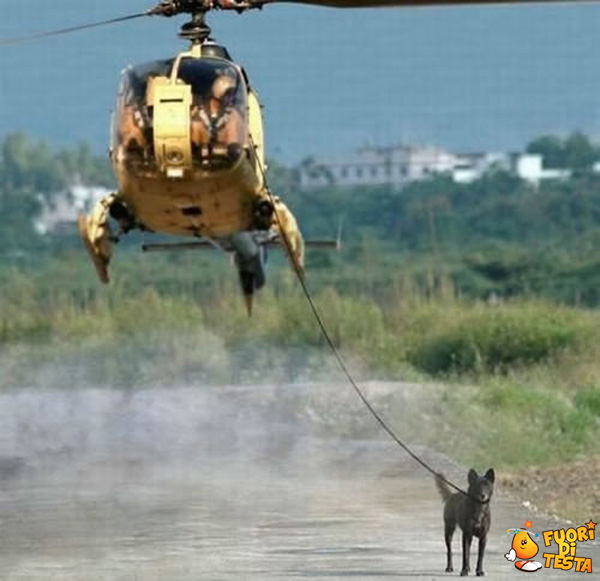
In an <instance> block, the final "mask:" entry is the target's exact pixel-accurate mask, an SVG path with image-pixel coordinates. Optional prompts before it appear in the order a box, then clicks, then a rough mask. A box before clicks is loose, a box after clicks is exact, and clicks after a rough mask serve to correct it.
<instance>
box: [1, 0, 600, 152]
mask: <svg viewBox="0 0 600 581" xmlns="http://www.w3.org/2000/svg"><path fill="white" fill-rule="evenodd" d="M151 4H152V3H151V2H147V1H146V0H86V1H85V2H82V1H81V0H55V1H54V0H53V1H52V2H49V1H48V0H19V2H13V3H11V6H10V7H9V8H8V7H7V8H6V9H5V10H4V12H3V18H2V20H1V21H0V37H1V38H6V37H13V36H19V35H21V34H27V33H31V32H37V31H40V30H45V29H53V28H62V27H66V26H72V25H77V24H81V23H86V22H92V21H95V20H103V19H106V18H112V17H117V16H121V15H125V14H130V13H137V12H142V11H144V10H145V9H147V8H148V7H150V6H151ZM183 21H184V18H182V17H179V18H175V19H160V18H146V19H141V20H136V21H132V22H129V23H124V24H118V25H115V26H112V27H108V28H103V29H95V30H90V31H84V32H79V33H75V34H72V35H70V36H62V37H57V38H52V39H46V40H43V41H36V42H32V43H29V44H25V45H19V46H16V47H13V46H10V47H0V138H2V137H3V136H5V135H7V134H9V133H12V132H16V131H25V132H27V133H30V134H32V135H34V136H35V137H38V138H42V139H45V140H47V141H48V142H50V143H51V144H53V145H60V146H63V145H66V146H69V145H73V144H76V143H78V142H82V141H87V142H89V143H91V144H92V145H93V147H94V149H95V150H97V151H98V152H102V151H105V150H106V148H107V147H108V138H109V119H110V111H111V109H112V107H113V104H114V101H115V94H116V89H117V86H118V79H119V74H120V71H121V70H122V69H123V68H124V67H125V66H126V65H128V64H131V63H141V62H145V61H148V60H152V59H155V58H166V57H170V56H173V55H175V54H176V53H177V52H178V51H179V50H182V49H184V48H185V46H186V45H185V43H184V42H183V41H181V40H180V39H178V38H177V31H178V28H179V26H180V24H181V23H182V22H183ZM209 22H210V24H211V26H212V28H213V33H214V36H215V38H216V39H217V40H218V41H220V42H222V43H223V44H225V45H226V46H227V47H228V48H229V50H230V52H231V54H232V56H233V57H234V58H235V59H236V60H238V61H239V62H240V63H241V64H243V65H244V67H245V68H246V70H247V72H248V74H249V77H250V80H251V82H252V85H253V86H254V88H255V89H257V90H258V93H259V95H260V97H261V100H262V102H263V104H264V105H265V123H266V131H267V151H268V154H269V155H270V156H271V157H274V158H276V159H278V160H281V161H284V162H286V163H295V162H297V161H299V160H301V159H302V158H304V157H306V156H309V155H316V156H319V155H328V154H338V153H343V152H350V151H352V150H353V149H355V148H357V147H360V146H362V145H365V144H371V145H393V144H398V143H414V144H435V145H440V146H443V147H447V148H449V149H451V150H454V151H461V152H466V151H479V150H488V151H490V150H491V151H506V150H519V149H523V148H524V146H525V144H526V143H527V142H528V141H529V140H530V139H531V138H533V137H535V136H538V135H542V134H548V133H554V134H560V135H564V134H568V133H570V132H572V131H574V130H580V131H583V132H585V133H586V134H588V135H591V136H592V137H599V136H600V5H594V4H580V5H574V4H573V3H571V4H569V5H552V6H550V5H548V6H541V5H537V6H514V7H507V6H494V7H480V8H466V7H455V8H418V9H369V10H339V9H329V8H317V7H306V6H293V5H284V4H282V5H277V6H267V7H265V8H264V9H263V10H262V11H255V12H251V13H246V14H242V15H238V14H236V13H221V14H216V15H211V17H210V19H209Z"/></svg>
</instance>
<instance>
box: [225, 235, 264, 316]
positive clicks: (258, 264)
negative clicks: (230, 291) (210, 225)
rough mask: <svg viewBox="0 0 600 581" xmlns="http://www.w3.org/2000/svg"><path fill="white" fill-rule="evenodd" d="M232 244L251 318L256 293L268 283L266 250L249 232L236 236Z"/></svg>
mask: <svg viewBox="0 0 600 581" xmlns="http://www.w3.org/2000/svg"><path fill="white" fill-rule="evenodd" d="M230 242H231V246H232V247H233V249H234V251H235V265H236V266H237V269H238V276H239V280H240V287H241V289H242V294H243V295H244V300H245V302H246V309H247V311H248V316H251V315H252V303H253V298H254V293H255V292H256V291H257V290H260V289H261V288H262V287H263V286H264V285H265V282H266V273H265V257H266V256H265V248H264V247H262V246H260V245H259V244H257V243H256V241H255V240H254V238H252V235H251V234H250V233H249V232H239V233H237V234H234V235H233V236H231V238H230Z"/></svg>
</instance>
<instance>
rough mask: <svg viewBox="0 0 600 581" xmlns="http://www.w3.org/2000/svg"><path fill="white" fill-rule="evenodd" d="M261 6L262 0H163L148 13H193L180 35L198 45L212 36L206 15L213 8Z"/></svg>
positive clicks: (242, 10)
mask: <svg viewBox="0 0 600 581" xmlns="http://www.w3.org/2000/svg"><path fill="white" fill-rule="evenodd" d="M260 7H262V2H261V0H161V2H160V4H158V5H157V6H155V7H154V8H152V9H150V10H149V11H148V14H149V15H150V16H167V17H171V16H176V15H178V14H191V16H192V19H191V20H190V21H189V22H186V23H185V24H184V25H183V26H182V27H181V29H180V31H179V36H180V37H181V38H184V39H185V40H189V41H191V43H192V46H197V45H202V44H204V43H205V42H206V41H207V40H208V39H209V37H210V33H211V29H210V26H208V24H207V23H206V15H207V14H208V13H209V12H210V11H211V10H235V11H236V12H244V11H245V10H249V9H251V8H260Z"/></svg>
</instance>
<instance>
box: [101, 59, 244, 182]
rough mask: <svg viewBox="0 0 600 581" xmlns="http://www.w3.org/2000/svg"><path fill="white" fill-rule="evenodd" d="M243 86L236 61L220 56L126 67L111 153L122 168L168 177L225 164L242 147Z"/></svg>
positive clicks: (235, 157) (232, 162) (234, 158)
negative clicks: (234, 62) (122, 162)
mask: <svg viewBox="0 0 600 581" xmlns="http://www.w3.org/2000/svg"><path fill="white" fill-rule="evenodd" d="M173 67H176V68H177V70H176V71H173ZM247 91H248V89H247V86H246V82H245V80H244V77H243V75H242V73H241V71H240V69H239V67H237V66H236V65H234V64H233V63H231V62H228V61H226V60H224V59H221V58H189V57H185V56H183V58H178V59H170V60H164V61H155V62H152V63H147V64H144V65H139V66H135V67H129V68H128V69H126V70H125V72H124V73H123V78H122V83H121V88H120V91H119V100H118V106H117V113H116V116H115V119H114V125H113V139H112V142H113V145H112V150H111V151H112V152H113V153H112V154H113V155H115V154H118V155H119V156H120V157H121V159H123V160H124V161H125V163H126V164H127V166H128V167H129V169H130V170H133V171H135V170H136V169H139V170H143V171H152V170H153V169H159V170H163V171H164V172H165V173H166V174H167V175H168V176H169V177H183V176H184V175H185V172H186V171H190V170H192V169H194V168H198V169H206V170H217V169H227V168H230V167H232V166H233V165H235V163H236V162H237V161H238V160H239V159H240V157H241V156H242V153H243V151H244V148H245V147H246V146H247V139H248V138H247V134H248V133H247V119H246V117H247ZM117 152H118V153H117Z"/></svg>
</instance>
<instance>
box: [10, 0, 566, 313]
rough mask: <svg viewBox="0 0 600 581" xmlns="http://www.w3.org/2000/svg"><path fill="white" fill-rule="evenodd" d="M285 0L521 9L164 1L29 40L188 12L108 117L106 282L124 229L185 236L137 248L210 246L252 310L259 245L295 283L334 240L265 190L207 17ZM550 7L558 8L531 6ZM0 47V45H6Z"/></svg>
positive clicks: (90, 238) (235, 67)
mask: <svg viewBox="0 0 600 581" xmlns="http://www.w3.org/2000/svg"><path fill="white" fill-rule="evenodd" d="M283 1H288V2H292V3H297V4H298V3H299V4H309V5H317V6H325V7H333V8H368V7H392V6H417V7H418V6H435V5H445V6H447V5H453V4H468V5H483V4H494V3H504V4H518V3H529V1H528V0H501V2H495V1H494V0H162V1H161V2H160V3H159V4H158V5H156V6H155V7H153V8H151V9H149V10H147V11H146V12H144V13H141V14H134V15H130V16H126V17H123V18H117V19H112V20H110V21H104V22H101V23H95V24H91V25H84V26H80V27H74V28H69V29H63V30H59V31H53V32H50V33H42V34H39V35H33V36H31V37H27V38H23V39H16V41H21V40H30V39H32V38H40V37H44V36H53V35H56V34H62V33H66V32H72V31H74V30H81V29H85V28H91V27H94V26H101V25H104V24H111V23H115V22H120V21H123V20H131V19H134V18H139V17H144V16H164V17H173V16H177V15H180V14H189V15H190V16H191V20H190V21H189V22H187V23H185V24H184V25H183V26H182V27H181V30H180V32H179V36H180V37H181V38H182V39H184V40H187V41H189V43H190V46H189V48H188V50H186V51H183V52H181V53H179V54H177V55H176V56H174V57H172V58H167V59H164V60H158V61H154V62H150V63H145V64H140V65H134V66H129V67H127V68H126V69H125V70H124V72H123V74H122V78H121V83H120V87H119V91H118V96H117V105H116V109H115V111H114V113H113V117H112V124H111V125H112V130H111V144H110V149H109V156H110V160H111V163H112V166H113V170H114V173H115V175H116V179H117V183H118V188H117V191H116V192H113V193H111V194H109V195H108V196H106V197H104V198H102V199H101V200H99V201H98V203H97V204H96V205H95V207H94V208H93V209H92V211H91V212H90V213H89V214H88V215H80V216H79V219H78V228H79V233H80V235H81V238H82V240H83V243H84V246H85V248H86V249H87V251H88V254H89V256H90V258H91V261H92V263H93V265H94V267H95V269H96V272H97V274H98V277H99V279H100V281H101V282H102V283H108V282H109V274H108V266H109V263H110V260H111V257H112V253H113V247H114V245H115V244H116V243H117V242H118V241H119V240H120V239H121V237H122V236H124V235H125V234H127V233H128V232H130V231H132V230H140V231H143V232H149V233H157V234H168V235H174V236H189V237H193V238H194V240H193V241H190V242H183V243H158V244H144V245H143V246H142V250H144V251H146V252H152V251H164V250H176V249H200V248H215V249H221V250H224V251H225V252H227V253H229V254H231V255H232V257H233V262H234V264H235V265H236V267H237V271H238V277H239V283H240V287H241V291H242V294H243V296H244V299H245V303H246V308H247V311H248V314H249V315H250V314H251V312H252V305H253V297H254V293H255V292H256V291H258V290H259V289H260V288H262V287H263V286H264V285H265V283H266V274H265V264H266V259H267V249H268V248H271V247H279V248H282V249H283V250H284V251H285V253H286V254H287V256H288V258H289V260H290V262H291V265H292V267H293V268H294V270H295V271H296V273H297V274H298V276H300V277H302V276H303V273H304V252H305V248H307V247H318V248H338V249H339V247H340V239H339V235H338V238H337V239H336V240H309V241H305V240H304V239H303V237H302V234H301V231H300V228H299V225H298V222H297V220H296V218H295V217H294V215H293V214H292V212H291V211H290V210H289V208H288V207H287V206H286V204H285V203H284V202H283V200H282V199H281V198H280V197H279V196H277V195H275V194H274V193H273V192H271V190H270V189H269V187H268V184H267V180H266V172H267V165H266V161H265V139H264V127H263V117H262V106H261V104H260V101H259V98H258V95H257V93H256V91H255V90H254V88H253V87H252V85H251V83H250V80H249V77H248V75H247V73H246V71H245V70H244V69H243V68H242V67H241V66H240V65H239V64H238V63H236V62H235V61H234V60H233V59H232V58H231V56H230V54H229V52H228V51H227V49H226V48H225V47H224V46H222V45H220V44H218V43H217V42H215V41H214V40H213V38H212V37H211V29H210V27H209V26H208V24H207V22H206V17H207V15H208V14H209V13H210V12H211V11H217V10H219V11H225V10H229V11H235V12H238V13H242V12H245V11H247V10H251V9H262V8H263V7H264V6H266V5H270V4H276V3H281V2H283ZM539 1H541V2H553V1H560V0H539ZM9 43H11V42H10V41H9V42H8V43H0V45H2V44H9Z"/></svg>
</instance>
